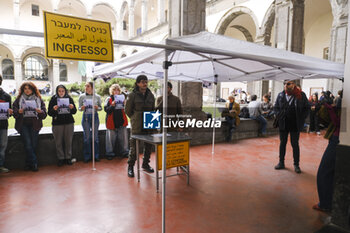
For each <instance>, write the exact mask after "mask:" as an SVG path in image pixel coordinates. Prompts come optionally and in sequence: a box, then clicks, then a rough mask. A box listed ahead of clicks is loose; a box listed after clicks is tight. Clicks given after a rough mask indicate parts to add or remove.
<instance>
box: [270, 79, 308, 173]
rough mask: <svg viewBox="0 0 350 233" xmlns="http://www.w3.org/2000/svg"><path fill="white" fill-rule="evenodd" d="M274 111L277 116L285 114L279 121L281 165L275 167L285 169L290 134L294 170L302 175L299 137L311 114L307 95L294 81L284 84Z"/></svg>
mask: <svg viewBox="0 0 350 233" xmlns="http://www.w3.org/2000/svg"><path fill="white" fill-rule="evenodd" d="M274 111H275V113H276V115H277V116H278V115H279V113H280V112H281V111H282V112H283V114H281V115H280V117H279V121H278V126H279V132H280V148H279V163H278V164H277V165H276V166H275V169H277V170H279V169H284V168H285V166H284V157H285V154H286V145H287V140H288V134H290V138H291V144H292V147H293V159H294V170H295V172H296V173H301V170H300V167H299V160H300V150H299V135H300V131H302V129H303V127H304V123H305V118H306V117H307V116H308V114H309V111H310V107H309V102H308V100H307V98H306V95H305V93H304V92H302V91H301V89H300V88H298V87H297V86H296V85H295V82H294V81H293V80H290V81H285V82H284V91H282V92H281V93H279V94H278V96H277V99H276V102H275V106H274Z"/></svg>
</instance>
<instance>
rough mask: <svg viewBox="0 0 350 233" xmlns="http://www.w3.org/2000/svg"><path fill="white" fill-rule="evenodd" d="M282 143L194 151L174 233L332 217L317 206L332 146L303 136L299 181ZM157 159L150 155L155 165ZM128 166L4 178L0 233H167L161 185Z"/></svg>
mask: <svg viewBox="0 0 350 233" xmlns="http://www.w3.org/2000/svg"><path fill="white" fill-rule="evenodd" d="M278 142H279V140H278V136H273V137H269V138H255V139H245V140H239V141H236V142H234V143H230V144H226V143H222V144H217V145H216V154H215V155H214V156H212V155H211V145H205V146H197V147H191V180H190V185H189V186H187V185H186V179H185V177H171V178H169V179H168V180H167V199H166V200H167V208H166V211H167V232H170V233H173V232H174V233H177V232H189V233H196V232H198V233H206V232H224V233H226V232H227V233H231V232H239V233H256V232H258V233H260V232H261V233H265V232H266V233H271V232H283V233H296V232H298V233H304V232H305V233H310V232H314V231H316V230H318V229H320V228H321V227H322V226H323V224H324V221H325V219H326V217H327V215H325V214H322V213H319V212H317V211H314V210H312V209H311V206H312V205H313V204H314V203H316V201H317V193H316V178H315V174H316V171H317V167H318V165H319V162H320V159H321V156H322V153H323V151H324V149H325V147H326V145H327V141H326V140H325V139H323V138H322V137H317V136H316V135H308V134H304V133H303V134H302V135H301V139H300V146H301V169H302V171H303V173H302V174H300V175H298V174H296V173H295V172H294V170H293V169H292V168H293V165H292V164H293V162H292V153H291V147H290V145H288V150H287V156H286V158H287V161H286V166H287V169H286V170H282V171H276V170H274V169H273V167H274V165H275V164H276V163H277V161H278V152H277V151H278ZM153 159H154V156H153V155H152V163H153V161H154V160H153ZM126 161H127V160H126V159H114V160H112V161H108V160H102V161H101V162H99V163H96V166H97V171H92V170H91V164H85V163H82V162H78V163H75V164H74V165H73V166H65V167H61V168H58V167H56V166H46V167H40V171H39V172H37V173H33V172H24V171H12V172H10V173H8V174H0V208H1V211H0V232H4V233H55V232H60V233H67V232H72V233H90V232H91V233H116V232H121V233H125V232H132V233H135V232H147V233H148V232H149V233H158V232H161V193H156V192H155V180H154V179H152V177H150V176H147V175H145V174H141V182H140V183H138V182H137V179H136V178H134V179H131V178H128V177H127V176H126Z"/></svg>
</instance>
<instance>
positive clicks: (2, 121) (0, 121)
mask: <svg viewBox="0 0 350 233" xmlns="http://www.w3.org/2000/svg"><path fill="white" fill-rule="evenodd" d="M1 84H2V76H1V75H0V86H1ZM0 103H6V104H5V105H7V103H8V107H9V109H8V110H7V113H4V114H3V113H2V111H3V110H4V109H3V108H1V109H0V110H2V111H1V113H0V115H1V117H0V173H5V172H9V169H7V168H6V167H4V162H5V151H6V147H7V140H8V136H7V128H8V125H9V124H8V120H7V118H8V116H10V115H12V113H13V111H12V109H11V96H10V95H9V94H7V93H6V92H5V91H4V90H3V89H2V88H0Z"/></svg>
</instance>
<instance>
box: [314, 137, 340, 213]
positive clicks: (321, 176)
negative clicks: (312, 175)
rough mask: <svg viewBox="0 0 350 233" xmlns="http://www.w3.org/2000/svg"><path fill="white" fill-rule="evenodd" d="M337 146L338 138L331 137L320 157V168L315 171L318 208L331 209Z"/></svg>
mask: <svg viewBox="0 0 350 233" xmlns="http://www.w3.org/2000/svg"><path fill="white" fill-rule="evenodd" d="M338 144H339V137H338V136H332V137H331V138H330V139H329V141H328V146H327V148H326V150H325V152H324V154H323V156H322V159H321V163H320V166H319V168H318V171H317V191H318V197H319V199H320V203H319V205H320V207H321V208H323V209H329V210H330V209H332V199H333V184H334V172H335V160H336V158H335V157H336V156H335V155H336V148H337V145H338Z"/></svg>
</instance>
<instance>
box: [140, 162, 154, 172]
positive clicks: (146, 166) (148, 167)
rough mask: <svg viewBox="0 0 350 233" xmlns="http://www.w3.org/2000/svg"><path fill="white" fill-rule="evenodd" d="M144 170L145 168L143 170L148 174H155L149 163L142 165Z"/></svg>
mask: <svg viewBox="0 0 350 233" xmlns="http://www.w3.org/2000/svg"><path fill="white" fill-rule="evenodd" d="M142 168H143V170H145V171H146V172H148V173H153V172H154V169H153V168H151V166H150V165H149V164H148V163H143V164H142Z"/></svg>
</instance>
